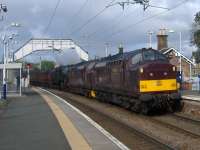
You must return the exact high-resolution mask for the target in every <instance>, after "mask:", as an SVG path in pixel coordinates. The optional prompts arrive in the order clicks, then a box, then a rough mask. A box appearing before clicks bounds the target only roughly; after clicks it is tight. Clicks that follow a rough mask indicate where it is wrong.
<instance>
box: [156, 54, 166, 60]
mask: <svg viewBox="0 0 200 150" xmlns="http://www.w3.org/2000/svg"><path fill="white" fill-rule="evenodd" d="M156 59H157V60H165V61H167V58H166V56H165V55H163V54H160V53H156Z"/></svg>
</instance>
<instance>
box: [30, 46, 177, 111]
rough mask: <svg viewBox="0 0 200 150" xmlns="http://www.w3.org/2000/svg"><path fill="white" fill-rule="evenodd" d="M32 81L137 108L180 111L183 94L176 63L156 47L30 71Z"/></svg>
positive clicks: (138, 109)
mask: <svg viewBox="0 0 200 150" xmlns="http://www.w3.org/2000/svg"><path fill="white" fill-rule="evenodd" d="M30 83H31V85H36V86H45V87H49V88H58V89H60V90H66V91H68V92H73V93H77V94H81V95H84V96H88V97H92V98H95V99H98V100H100V101H103V102H107V103H112V104H115V105H119V106H121V107H125V108H126V109H130V110H132V111H135V112H139V113H143V114H152V113H155V112H168V111H172V112H174V111H177V110H178V109H179V108H180V103H181V97H180V94H179V89H178V83H177V70H176V67H175V66H173V65H172V64H170V63H169V61H168V59H167V58H166V56H165V55H163V54H162V53H160V52H159V51H157V50H154V49H151V48H150V49H145V48H143V49H138V50H134V51H131V52H124V53H118V54H116V55H113V56H108V57H105V58H101V59H96V60H91V61H87V62H81V63H78V64H75V65H69V66H60V67H57V68H55V69H53V70H52V71H50V72H41V71H33V70H32V71H31V74H30Z"/></svg>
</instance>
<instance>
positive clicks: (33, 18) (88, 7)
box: [0, 0, 200, 56]
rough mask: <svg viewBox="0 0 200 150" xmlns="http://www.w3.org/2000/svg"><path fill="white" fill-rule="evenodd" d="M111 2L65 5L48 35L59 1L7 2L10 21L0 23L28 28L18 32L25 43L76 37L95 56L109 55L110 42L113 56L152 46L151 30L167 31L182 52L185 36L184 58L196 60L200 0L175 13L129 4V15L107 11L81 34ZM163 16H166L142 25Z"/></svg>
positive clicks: (167, 3) (168, 3) (75, 0)
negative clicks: (194, 33)
mask: <svg viewBox="0 0 200 150" xmlns="http://www.w3.org/2000/svg"><path fill="white" fill-rule="evenodd" d="M86 1H87V2H86ZM116 1H120V0H116ZM121 1H123V0H121ZM182 1H183V0H176V1H174V0H151V4H152V5H157V6H163V7H167V8H173V7H175V6H176V5H177V4H179V3H181V2H182ZM110 2H111V0H61V2H60V4H59V6H58V9H57V11H56V14H55V17H54V19H53V21H52V23H51V26H50V27H49V29H48V31H47V32H45V30H46V27H47V25H48V22H49V20H50V17H51V15H52V13H53V11H54V9H55V5H56V3H57V0H3V1H2V3H4V4H6V5H7V6H8V10H9V11H8V14H7V15H6V18H5V20H4V21H3V22H0V26H1V27H3V26H5V25H8V24H10V23H11V22H13V21H14V22H19V23H20V24H22V27H21V28H20V29H18V32H19V34H20V36H19V37H18V40H19V41H20V44H23V43H24V42H25V41H27V40H28V39H30V38H32V37H35V38H46V37H49V38H70V39H73V40H75V41H76V42H78V43H79V45H81V46H82V47H84V48H85V49H86V50H87V51H88V52H89V54H90V55H91V56H94V55H98V56H103V55H105V43H109V44H110V47H109V52H110V53H115V52H117V47H118V45H119V44H120V43H123V45H124V47H125V49H126V50H127V51H130V50H134V49H136V48H142V47H146V46H147V41H148V39H147V32H148V30H153V31H154V32H155V34H156V32H157V31H158V30H159V29H160V28H163V27H165V28H169V29H173V30H174V31H175V33H173V34H170V36H169V45H170V46H173V47H177V48H178V45H179V32H182V40H183V51H184V54H185V55H187V56H190V55H191V51H192V50H195V48H194V47H190V42H189V41H190V29H191V25H192V22H193V19H194V15H195V13H196V12H197V11H200V0H188V1H187V2H186V3H184V4H183V5H181V6H179V7H177V8H175V9H173V10H172V11H166V10H163V9H157V8H148V9H147V10H146V11H145V12H144V11H143V9H142V6H140V5H129V6H127V7H125V10H124V11H123V10H122V8H121V7H120V6H118V5H115V6H113V7H109V8H108V9H106V10H105V11H104V12H103V13H102V14H101V15H99V16H98V17H97V18H96V19H95V20H93V21H92V22H90V23H89V24H87V25H86V26H85V27H84V28H83V29H82V30H81V31H78V30H77V29H79V27H81V26H82V25H83V24H84V23H85V22H87V20H88V19H90V18H91V17H92V16H94V15H96V14H97V13H98V12H99V11H101V10H102V9H103V8H104V7H105V6H106V5H107V4H108V3H110ZM83 4H85V5H84V7H82V6H83ZM80 8H82V9H81V10H80ZM79 10H80V11H79ZM78 11H79V13H78ZM161 12H164V13H163V14H162V15H158V16H157V17H154V18H151V19H149V20H146V21H141V20H143V19H145V18H149V17H151V16H153V15H156V14H159V13H161ZM138 22H140V23H138ZM113 33H117V34H113ZM155 34H154V37H153V47H154V48H156V36H155ZM18 46H20V45H18Z"/></svg>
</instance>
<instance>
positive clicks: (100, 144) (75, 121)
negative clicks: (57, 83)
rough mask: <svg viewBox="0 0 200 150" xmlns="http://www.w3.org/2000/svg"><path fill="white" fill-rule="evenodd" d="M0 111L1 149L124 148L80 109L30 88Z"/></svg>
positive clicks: (66, 149) (82, 149) (64, 149)
mask: <svg viewBox="0 0 200 150" xmlns="http://www.w3.org/2000/svg"><path fill="white" fill-rule="evenodd" d="M8 101H9V104H8V107H7V108H6V109H4V110H3V111H2V112H1V113H0V133H1V134H0V150H27V149H28V150H36V149H37V150H44V149H48V150H70V149H74V150H91V149H92V150H93V149H94V150H103V149H105V150H107V149H109V150H120V149H123V150H127V149H128V148H127V147H126V146H125V145H123V144H122V143H121V142H120V141H118V140H117V139H116V138H114V137H113V136H112V135H111V134H109V133H108V132H107V131H105V130H104V129H103V128H102V127H101V126H99V125H98V124H97V123H95V122H94V121H93V120H92V119H90V118H89V117H88V116H86V115H85V114H83V113H82V112H81V111H80V110H78V109H77V108H75V107H74V106H72V105H70V104H69V103H67V102H66V101H65V100H63V99H61V98H60V97H58V96H56V95H53V94H52V93H50V92H48V91H45V90H43V89H40V88H32V89H29V90H27V91H26V93H24V95H23V96H21V97H10V98H9V99H8Z"/></svg>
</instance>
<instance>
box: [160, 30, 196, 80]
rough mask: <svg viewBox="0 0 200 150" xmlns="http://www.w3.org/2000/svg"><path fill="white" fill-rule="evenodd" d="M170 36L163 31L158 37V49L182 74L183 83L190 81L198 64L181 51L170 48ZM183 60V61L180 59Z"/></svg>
mask: <svg viewBox="0 0 200 150" xmlns="http://www.w3.org/2000/svg"><path fill="white" fill-rule="evenodd" d="M167 38H168V35H167V34H166V30H165V29H161V30H160V31H159V33H158V35H157V40H158V45H157V46H158V47H157V49H158V50H159V51H160V52H161V53H163V54H164V55H166V56H167V57H168V58H169V61H170V63H171V64H173V65H175V66H176V68H177V70H178V71H179V72H181V74H182V81H189V80H190V79H191V77H192V76H193V69H194V68H195V66H196V64H195V62H194V61H193V60H191V59H189V58H187V57H186V56H184V55H183V54H182V53H180V52H179V50H177V49H175V48H172V47H170V48H169V47H168V39H167ZM180 58H181V59H180Z"/></svg>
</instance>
